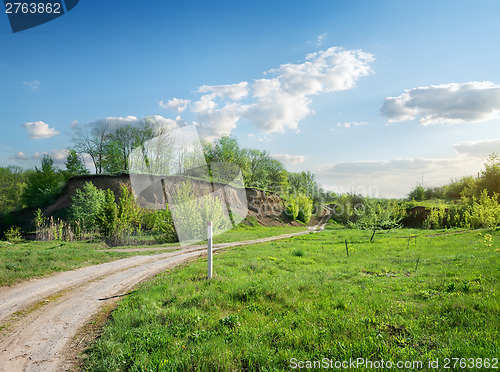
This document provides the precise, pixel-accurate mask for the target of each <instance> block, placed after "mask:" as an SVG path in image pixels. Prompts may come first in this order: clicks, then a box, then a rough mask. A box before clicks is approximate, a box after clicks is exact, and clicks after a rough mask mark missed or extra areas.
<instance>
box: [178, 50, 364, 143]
mask: <svg viewBox="0 0 500 372" xmlns="http://www.w3.org/2000/svg"><path fill="white" fill-rule="evenodd" d="M373 60H374V58H373V55H372V54H370V53H366V52H363V51H361V50H344V49H342V48H338V47H332V48H329V49H327V50H324V51H318V52H315V53H311V54H308V55H307V56H306V59H305V62H302V63H296V64H293V63H288V64H284V65H281V66H279V67H278V68H276V69H272V70H269V71H267V72H266V73H265V74H266V75H272V76H271V77H269V78H264V79H256V80H254V81H253V82H252V83H248V82H246V81H242V82H240V83H237V84H230V85H216V86H213V85H203V86H201V87H200V88H198V90H197V92H198V93H199V94H200V97H199V99H198V100H196V101H195V102H192V103H190V105H189V109H190V112H191V113H192V114H194V116H195V120H196V123H197V124H198V126H199V129H200V133H201V134H202V135H203V136H204V137H218V136H220V135H221V134H229V133H231V131H232V130H233V129H234V128H236V126H237V125H238V123H239V122H240V120H245V121H249V122H252V123H253V124H255V125H256V127H257V128H259V129H261V130H262V131H264V132H265V133H266V134H270V133H275V132H281V133H282V132H285V131H286V130H287V129H292V130H295V131H296V130H297V128H298V123H299V121H301V120H303V119H304V118H306V117H307V116H308V115H310V114H311V113H312V110H311V108H310V105H311V103H312V97H313V96H315V95H318V94H323V93H328V92H334V91H342V90H347V89H352V88H353V87H354V86H355V84H356V82H357V81H358V80H359V79H360V78H361V77H363V76H367V75H368V74H370V73H371V72H372V70H371V68H370V65H371V63H372V62H373ZM169 102H170V101H169Z"/></svg>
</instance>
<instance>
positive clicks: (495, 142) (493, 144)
mask: <svg viewBox="0 0 500 372" xmlns="http://www.w3.org/2000/svg"><path fill="white" fill-rule="evenodd" d="M453 147H454V148H455V150H457V152H458V153H459V154H463V155H466V156H471V157H475V158H479V159H485V158H486V157H488V155H489V154H491V153H492V152H495V153H497V154H500V139H498V138H497V139H491V140H483V141H467V142H460V143H457V144H456V145H453Z"/></svg>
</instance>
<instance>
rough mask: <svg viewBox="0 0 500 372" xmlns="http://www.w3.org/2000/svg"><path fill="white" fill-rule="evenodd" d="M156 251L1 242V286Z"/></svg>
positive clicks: (251, 232)
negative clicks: (127, 250)
mask: <svg viewBox="0 0 500 372" xmlns="http://www.w3.org/2000/svg"><path fill="white" fill-rule="evenodd" d="M303 230H307V227H290V226H281V227H269V228H265V227H249V226H245V225H242V226H238V227H237V228H236V229H232V230H230V231H227V232H225V233H224V234H221V235H220V236H219V237H216V240H215V243H225V242H232V241H242V240H250V239H258V238H263V237H268V236H274V235H280V234H289V233H293V232H299V231H303ZM167 246H168V247H171V246H176V244H172V243H165V244H158V245H147V246H142V247H143V248H150V247H167ZM138 247H141V246H138ZM113 248H130V247H113ZM104 249H106V251H104ZM156 253H158V251H149V252H148V251H144V252H113V251H109V247H108V246H106V244H104V243H103V242H101V241H98V240H95V241H82V242H65V241H61V240H55V241H43V242H39V241H17V242H13V243H8V242H0V286H5V285H12V284H15V283H18V282H21V281H23V280H26V279H30V278H33V277H41V276H45V275H49V274H52V273H54V272H59V271H67V270H74V269H77V268H80V267H84V266H90V265H96V264H100V263H104V262H109V261H112V260H117V259H120V258H124V257H129V256H133V255H138V254H156Z"/></svg>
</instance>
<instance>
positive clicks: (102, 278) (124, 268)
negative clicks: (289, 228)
mask: <svg viewBox="0 0 500 372" xmlns="http://www.w3.org/2000/svg"><path fill="white" fill-rule="evenodd" d="M312 230H313V229H310V230H309V231H303V232H299V233H293V234H285V235H280V236H276V237H270V238H263V239H256V240H251V241H244V242H236V243H225V244H217V245H215V246H214V250H218V249H223V248H228V247H233V246H239V245H247V244H255V243H262V242H267V241H272V240H278V239H286V238H289V237H292V236H298V235H303V234H308V233H309V232H311V231H312ZM163 249H165V248H163ZM204 254H206V247H205V246H191V247H187V248H183V249H180V250H177V251H173V252H172V251H170V252H167V253H161V254H155V255H150V256H134V257H129V258H125V259H121V260H117V261H113V262H108V263H105V264H100V265H95V266H90V267H85V268H81V269H77V270H73V271H68V272H63V273H59V274H56V275H53V276H50V277H47V278H43V279H33V280H30V281H27V282H25V283H21V284H19V285H16V286H13V287H7V288H0V322H2V323H1V324H3V325H6V326H7V327H6V328H5V329H3V330H0V370H1V371H8V372H17V371H40V372H42V371H43V372H50V371H63V370H65V365H66V361H65V350H66V348H67V347H69V346H70V345H68V344H69V343H70V342H71V340H72V339H73V337H74V336H75V334H76V332H77V331H78V330H79V329H80V328H81V327H82V326H83V325H84V324H85V323H86V322H87V321H88V320H89V319H90V317H91V316H92V314H95V313H96V312H98V311H99V308H100V307H101V306H103V305H104V304H105V303H106V301H107V299H111V298H113V297H117V296H120V295H123V294H125V293H126V292H127V291H128V290H130V289H131V288H132V287H133V286H134V285H136V284H137V283H139V282H141V281H143V280H145V279H147V278H149V277H151V276H153V275H155V274H158V273H160V272H162V271H164V270H166V269H169V268H172V267H174V266H176V265H179V264H181V263H183V262H186V261H188V260H191V259H194V258H196V257H200V256H202V255H204ZM26 310H28V311H26ZM1 324H0V325H1Z"/></svg>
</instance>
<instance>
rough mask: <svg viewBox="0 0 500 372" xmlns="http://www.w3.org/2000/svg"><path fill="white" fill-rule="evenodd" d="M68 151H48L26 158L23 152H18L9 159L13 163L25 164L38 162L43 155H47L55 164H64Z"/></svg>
mask: <svg viewBox="0 0 500 372" xmlns="http://www.w3.org/2000/svg"><path fill="white" fill-rule="evenodd" d="M68 154H69V151H68V150H66V149H64V150H50V151H48V152H47V151H43V152H35V153H33V154H32V155H31V156H27V155H26V154H25V153H24V152H22V151H19V152H18V153H17V154H15V155H14V156H11V157H10V160H11V161H15V162H25V161H29V160H40V159H41V158H42V157H43V155H49V156H50V157H51V158H52V159H53V160H54V163H55V164H64V163H65V162H66V158H67V157H68Z"/></svg>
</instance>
